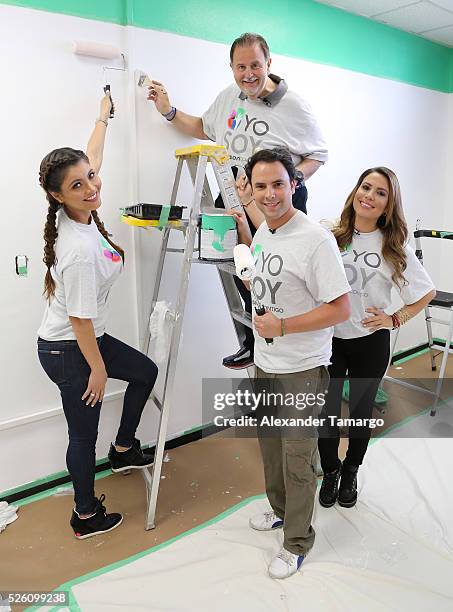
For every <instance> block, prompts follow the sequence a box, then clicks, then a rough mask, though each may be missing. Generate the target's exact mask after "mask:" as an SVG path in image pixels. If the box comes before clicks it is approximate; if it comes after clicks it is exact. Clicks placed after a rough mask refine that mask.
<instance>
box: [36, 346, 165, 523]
mask: <svg viewBox="0 0 453 612" xmlns="http://www.w3.org/2000/svg"><path fill="white" fill-rule="evenodd" d="M97 342H98V345H99V350H100V352H101V355H102V359H103V360H104V364H105V368H106V370H107V376H108V377H109V378H116V379H118V380H124V381H126V382H128V383H129V384H128V386H127V389H126V392H125V394H124V401H123V413H122V416H121V422H120V426H119V429H118V433H117V436H116V440H115V444H117V445H119V446H132V443H133V441H134V437H135V432H136V430H137V427H138V424H139V422H140V417H141V415H142V411H143V408H144V407H145V404H146V402H147V400H148V398H149V395H150V393H151V391H152V388H153V386H154V383H155V381H156V378H157V366H156V364H155V363H154V362H153V361H151V359H149V358H148V357H147V356H146V355H144V354H143V353H140V352H139V351H137V350H135V349H134V348H132V347H130V346H128V345H127V344H124V342H121V341H120V340H117V339H116V338H113V337H112V336H109V335H108V334H104V335H103V336H100V337H99V338H97ZM38 357H39V361H40V362H41V365H42V367H43V368H44V371H45V372H46V374H47V375H48V377H49V378H50V379H51V380H52V381H53V382H54V383H55V384H56V385H57V386H58V388H59V389H60V394H61V398H62V400H63V411H64V414H65V417H66V421H67V422H68V433H69V445H68V450H67V453H66V465H67V467H68V471H69V474H70V475H71V479H72V482H73V485H74V492H75V497H74V499H75V504H76V510H77V512H78V513H79V514H88V513H90V512H92V511H93V509H94V507H95V503H96V502H95V495H94V475H95V467H96V440H97V435H98V423H99V416H100V412H101V406H102V402H98V403H97V404H96V405H95V406H94V407H92V406H87V405H86V403H85V402H86V400H82V395H83V394H84V393H85V390H86V388H87V384H88V378H89V376H90V372H91V369H90V366H89V365H88V363H87V361H86V360H85V357H84V356H83V354H82V352H81V351H80V349H79V346H78V344H77V341H76V340H65V341H60V342H58V341H57V342H49V341H47V340H42V339H41V338H38Z"/></svg>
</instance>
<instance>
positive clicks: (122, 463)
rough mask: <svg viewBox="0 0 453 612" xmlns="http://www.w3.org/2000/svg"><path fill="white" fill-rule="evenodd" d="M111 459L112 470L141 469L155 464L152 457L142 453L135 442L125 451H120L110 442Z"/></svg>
mask: <svg viewBox="0 0 453 612" xmlns="http://www.w3.org/2000/svg"><path fill="white" fill-rule="evenodd" d="M109 461H110V467H111V468H112V472H124V471H125V470H141V469H142V468H146V467H149V466H150V465H152V464H153V462H152V459H151V458H150V457H149V455H148V456H146V457H145V455H144V454H143V453H142V451H141V450H140V449H138V448H137V446H136V445H135V444H134V445H132V446H131V448H130V449H129V450H127V451H124V453H119V452H118V451H117V450H116V448H115V447H114V446H113V444H110V450H109Z"/></svg>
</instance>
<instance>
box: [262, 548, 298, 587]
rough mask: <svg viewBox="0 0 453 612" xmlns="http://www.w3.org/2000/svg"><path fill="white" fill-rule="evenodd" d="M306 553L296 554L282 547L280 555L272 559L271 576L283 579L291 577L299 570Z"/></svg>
mask: <svg viewBox="0 0 453 612" xmlns="http://www.w3.org/2000/svg"><path fill="white" fill-rule="evenodd" d="M305 556H306V555H295V554H294V553H292V552H290V551H289V550H286V548H282V549H281V551H280V552H279V553H278V555H275V557H274V558H273V559H272V561H271V563H270V565H269V576H270V577H271V578H277V579H279V580H282V579H284V578H289V577H290V576H292V575H293V574H295V573H296V572H297V570H298V569H299V568H300V566H301V565H302V563H303V562H304V559H305Z"/></svg>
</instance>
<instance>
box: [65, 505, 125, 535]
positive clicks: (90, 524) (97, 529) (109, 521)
mask: <svg viewBox="0 0 453 612" xmlns="http://www.w3.org/2000/svg"><path fill="white" fill-rule="evenodd" d="M104 500H105V495H101V497H100V498H99V499H97V498H96V507H95V510H94V511H95V514H93V516H90V518H86V519H81V518H80V517H79V515H78V514H77V512H76V511H75V510H73V511H72V516H71V521H70V524H71V527H72V528H73V529H74V534H75V537H76V538H77V539H78V540H86V538H91V537H92V536H95V535H99V534H101V533H106V532H107V531H112V529H115V527H119V526H120V525H121V523H122V522H123V517H122V516H121V514H119V513H118V512H113V513H112V514H107V512H106V511H105V506H104V505H103V504H102V502H103V501H104Z"/></svg>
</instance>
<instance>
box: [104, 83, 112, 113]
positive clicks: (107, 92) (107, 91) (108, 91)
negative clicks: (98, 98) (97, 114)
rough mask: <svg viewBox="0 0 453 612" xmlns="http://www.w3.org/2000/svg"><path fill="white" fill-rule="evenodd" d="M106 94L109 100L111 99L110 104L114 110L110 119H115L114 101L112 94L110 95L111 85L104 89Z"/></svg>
mask: <svg viewBox="0 0 453 612" xmlns="http://www.w3.org/2000/svg"><path fill="white" fill-rule="evenodd" d="M104 93H105V94H108V96H109V98H110V102H111V104H112V108H111V109H110V115H109V117H110V119H113V117H114V116H115V111H114V110H113V100H112V94H111V93H110V85H106V86H105V87H104Z"/></svg>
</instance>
